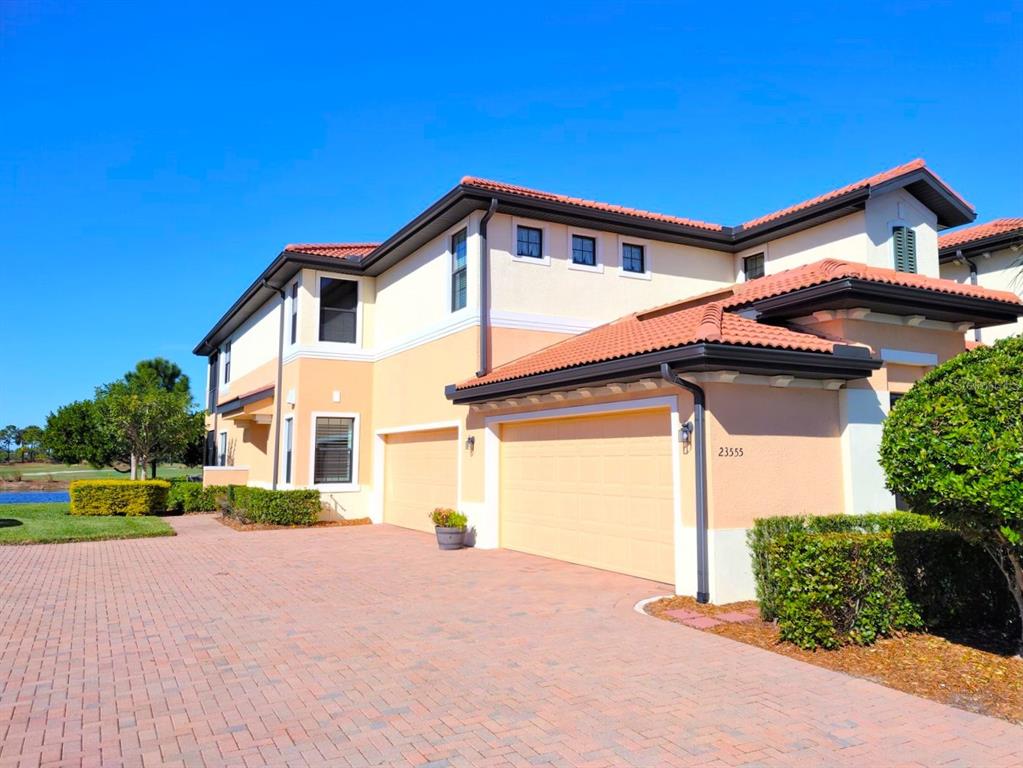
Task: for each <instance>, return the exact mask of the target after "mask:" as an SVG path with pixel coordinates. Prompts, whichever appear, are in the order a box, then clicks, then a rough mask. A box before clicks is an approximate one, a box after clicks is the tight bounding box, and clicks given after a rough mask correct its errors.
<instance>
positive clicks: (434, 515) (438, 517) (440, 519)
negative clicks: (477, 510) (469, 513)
mask: <svg viewBox="0 0 1023 768" xmlns="http://www.w3.org/2000/svg"><path fill="white" fill-rule="evenodd" d="M430 520H432V521H433V524H434V525H435V526H437V527H438V528H465V526H466V525H467V524H468V522H469V518H467V517H466V516H465V515H463V514H462V513H461V512H456V511H455V510H453V509H445V508H444V507H437V508H436V509H435V510H433V512H431V513H430Z"/></svg>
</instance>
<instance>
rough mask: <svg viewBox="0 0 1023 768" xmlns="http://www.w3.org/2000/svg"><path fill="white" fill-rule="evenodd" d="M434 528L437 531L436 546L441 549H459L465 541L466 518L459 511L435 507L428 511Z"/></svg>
mask: <svg viewBox="0 0 1023 768" xmlns="http://www.w3.org/2000/svg"><path fill="white" fill-rule="evenodd" d="M430 519H431V520H432V521H433V525H434V530H435V531H436V532H437V546H438V547H440V548H441V549H461V548H462V545H463V544H464V542H465V524H466V523H467V522H468V519H467V518H466V516H465V515H463V514H462V513H461V512H456V511H455V510H453V509H445V508H444V507H437V509H435V510H433V512H431V513H430Z"/></svg>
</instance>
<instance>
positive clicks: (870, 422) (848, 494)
mask: <svg viewBox="0 0 1023 768" xmlns="http://www.w3.org/2000/svg"><path fill="white" fill-rule="evenodd" d="M838 407H839V423H840V427H841V431H842V475H843V482H844V485H845V512H846V514H851V515H862V514H864V513H866V512H887V511H889V510H892V509H895V497H894V496H893V495H892V494H891V493H890V492H889V491H888V489H887V488H885V485H884V471H883V470H882V469H881V465H880V463H879V462H878V457H879V454H880V449H881V433H882V429H883V425H884V420H885V419H886V418H887V416H888V410H889V407H890V404H889V395H888V392H887V391H884V390H876V389H841V390H839V392H838Z"/></svg>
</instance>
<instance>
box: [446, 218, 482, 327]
mask: <svg viewBox="0 0 1023 768" xmlns="http://www.w3.org/2000/svg"><path fill="white" fill-rule="evenodd" d="M471 223H472V222H471V221H469V220H466V221H463V222H462V223H460V224H458V225H456V226H454V227H452V228H451V229H449V230H448V231H447V232H445V233H444V252H445V253H446V254H447V262H448V272H447V291H446V296H445V301H446V305H445V306H446V307H447V310H448V315H449V316H451V317H461V316H462V315H464V314H468V313H469V312H471V311H472V302H471V301H470V299H471V298H472V297H471V295H470V293H469V288H470V287H471V286H472V280H471V278H470V273H471V271H470V269H469V263H470V262H471V261H472V251H471V250H470V249H469V244H470V243H471V242H472V238H473V235H474V234H476V233H475V232H473V228H472V227H471V226H469V225H470V224H471ZM463 229H464V230H465V306H464V307H462V308H461V309H452V308H451V305H452V299H453V298H454V290H453V288H454V286H453V285H452V284H451V283H452V280H451V278H452V277H453V276H454V274H455V252H454V251H453V250H451V238H453V237H454V236H455V235H457V234H458V233H459V232H461V231H462V230H463Z"/></svg>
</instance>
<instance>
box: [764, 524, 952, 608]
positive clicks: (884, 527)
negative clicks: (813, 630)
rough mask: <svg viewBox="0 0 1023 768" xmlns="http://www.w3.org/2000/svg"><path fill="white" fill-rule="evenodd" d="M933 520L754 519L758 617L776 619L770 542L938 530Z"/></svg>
mask: <svg viewBox="0 0 1023 768" xmlns="http://www.w3.org/2000/svg"><path fill="white" fill-rule="evenodd" d="M940 527H941V526H940V525H939V524H938V523H937V522H935V521H934V520H933V519H931V518H929V517H926V516H924V515H915V514H913V513H912V512H887V513H881V514H877V513H875V514H868V515H819V516H814V515H793V516H784V517H768V518H764V519H762V520H756V521H754V523H753V527H752V528H751V529H750V530H749V533H748V534H747V537H746V539H747V543H748V544H749V549H750V554H751V556H752V558H753V578H754V580H755V582H756V590H757V599H758V600H759V601H760V615H761V616H762V617H763V619H764V620H765V621H773V620H774V619H776V618H777V617H778V616H777V608H776V600H775V596H774V582H773V580H772V578H771V570H772V553H771V545H772V543H773V542H775V541H777V540H779V539H782V538H785V537H786V536H789V535H791V534H795V533H893V532H896V531H926V530H934V529H937V528H940Z"/></svg>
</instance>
